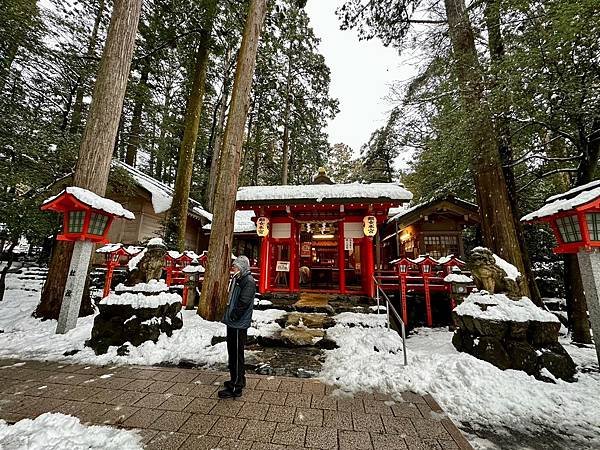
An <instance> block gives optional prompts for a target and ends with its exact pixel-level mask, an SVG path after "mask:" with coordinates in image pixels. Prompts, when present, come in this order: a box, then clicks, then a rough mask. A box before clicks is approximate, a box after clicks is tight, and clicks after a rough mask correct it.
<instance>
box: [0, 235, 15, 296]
mask: <svg viewBox="0 0 600 450" xmlns="http://www.w3.org/2000/svg"><path fill="white" fill-rule="evenodd" d="M16 246H17V240H15V241H13V242H11V244H10V245H9V246H8V255H7V256H6V266H4V267H3V268H2V272H0V302H1V301H2V300H4V289H5V288H6V275H8V271H9V270H10V268H11V266H12V264H13V261H14V260H15V255H14V253H13V250H14V249H15V247H16ZM2 249H4V245H2Z"/></svg>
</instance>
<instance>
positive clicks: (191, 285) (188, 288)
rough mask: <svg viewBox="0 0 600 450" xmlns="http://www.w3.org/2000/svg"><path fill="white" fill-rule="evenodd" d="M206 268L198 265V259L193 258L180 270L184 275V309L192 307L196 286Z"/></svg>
mask: <svg viewBox="0 0 600 450" xmlns="http://www.w3.org/2000/svg"><path fill="white" fill-rule="evenodd" d="M205 271H206V269H204V267H203V266H202V265H200V263H199V261H198V259H196V258H194V259H193V260H192V261H191V263H190V264H189V265H187V266H185V267H184V268H183V270H182V272H183V275H184V283H183V301H182V305H183V306H185V308H186V309H193V308H194V303H195V299H196V287H197V286H198V283H199V282H200V280H201V278H202V276H203V274H204V272H205Z"/></svg>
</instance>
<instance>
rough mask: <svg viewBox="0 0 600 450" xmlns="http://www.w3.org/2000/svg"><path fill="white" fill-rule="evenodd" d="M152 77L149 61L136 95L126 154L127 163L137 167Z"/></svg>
mask: <svg viewBox="0 0 600 450" xmlns="http://www.w3.org/2000/svg"><path fill="white" fill-rule="evenodd" d="M149 75H150V61H148V60H147V59H146V60H145V61H144V64H143V66H142V72H141V74H140V82H139V83H138V86H137V92H136V95H135V106H134V107H133V116H132V118H131V128H130V129H129V142H128V143H127V151H126V152H125V162H126V163H127V164H129V165H130V166H134V167H135V165H136V164H135V163H136V159H137V151H138V148H139V147H140V134H141V132H142V113H143V112H144V102H145V99H146V89H147V88H148V77H149Z"/></svg>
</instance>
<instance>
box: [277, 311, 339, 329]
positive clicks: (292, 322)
mask: <svg viewBox="0 0 600 450" xmlns="http://www.w3.org/2000/svg"><path fill="white" fill-rule="evenodd" d="M302 325H303V326H305V327H307V328H319V329H326V328H331V327H333V326H334V325H335V320H333V319H332V318H331V317H329V316H328V315H326V314H318V313H298V312H294V313H291V314H289V315H288V316H287V317H286V321H285V324H284V326H283V328H286V327H289V326H294V327H297V326H302Z"/></svg>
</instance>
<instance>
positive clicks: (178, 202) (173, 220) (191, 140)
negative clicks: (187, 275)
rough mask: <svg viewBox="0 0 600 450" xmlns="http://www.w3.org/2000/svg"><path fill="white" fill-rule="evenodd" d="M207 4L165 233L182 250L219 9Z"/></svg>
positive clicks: (213, 1)
mask: <svg viewBox="0 0 600 450" xmlns="http://www.w3.org/2000/svg"><path fill="white" fill-rule="evenodd" d="M204 5H205V8H206V11H205V17H204V23H203V25H202V30H201V31H200V42H199V44H198V50H197V53H196V61H195V68H194V81H193V83H192V90H191V92H190V97H189V99H188V105H187V109H186V112H185V120H184V132H183V141H182V142H181V148H180V149H179V164H178V167H177V178H176V180H175V193H174V194H173V203H172V204H171V209H169V217H168V219H167V224H166V230H165V240H166V241H167V243H168V244H173V243H174V244H176V246H177V248H178V249H179V251H183V250H185V227H186V223H187V212H188V202H189V196H190V185H191V183H192V171H193V166H194V153H195V150H196V140H197V138H198V127H199V126H200V116H201V114H202V105H203V102H204V92H205V91H206V71H207V68H208V62H209V59H208V54H209V50H210V41H211V33H212V28H213V22H214V19H215V14H216V10H217V1H216V0H206V1H205V2H204Z"/></svg>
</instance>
